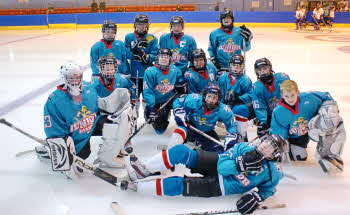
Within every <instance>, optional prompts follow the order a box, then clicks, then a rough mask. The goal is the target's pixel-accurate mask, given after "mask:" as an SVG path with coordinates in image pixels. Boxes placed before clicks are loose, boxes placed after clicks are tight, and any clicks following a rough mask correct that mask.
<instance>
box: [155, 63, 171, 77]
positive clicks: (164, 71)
mask: <svg viewBox="0 0 350 215" xmlns="http://www.w3.org/2000/svg"><path fill="white" fill-rule="evenodd" d="M154 66H155V67H156V68H158V69H159V70H160V71H162V73H163V75H167V74H168V72H169V69H170V66H169V67H168V69H167V70H163V69H161V68H159V67H158V66H157V65H156V64H154Z"/></svg>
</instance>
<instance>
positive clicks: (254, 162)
mask: <svg viewBox="0 0 350 215" xmlns="http://www.w3.org/2000/svg"><path fill="white" fill-rule="evenodd" d="M263 160H264V156H263V155H262V154H260V153H259V152H258V151H257V150H255V149H254V150H252V151H249V152H246V153H245V154H244V155H242V156H239V157H237V158H236V166H237V171H238V172H239V173H243V172H247V171H257V170H259V169H260V168H261V167H262V165H263Z"/></svg>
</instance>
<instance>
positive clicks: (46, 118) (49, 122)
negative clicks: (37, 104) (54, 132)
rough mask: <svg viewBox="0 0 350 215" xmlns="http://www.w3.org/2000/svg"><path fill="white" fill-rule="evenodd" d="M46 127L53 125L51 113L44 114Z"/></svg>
mask: <svg viewBox="0 0 350 215" xmlns="http://www.w3.org/2000/svg"><path fill="white" fill-rule="evenodd" d="M44 127H45V128H51V127H52V123H51V117H50V116H49V115H47V116H44Z"/></svg>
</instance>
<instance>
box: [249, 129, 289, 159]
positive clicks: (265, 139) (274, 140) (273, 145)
mask: <svg viewBox="0 0 350 215" xmlns="http://www.w3.org/2000/svg"><path fill="white" fill-rule="evenodd" d="M286 146H287V144H286V142H285V141H284V140H283V139H282V138H281V137H280V136H279V135H276V134H266V135H264V136H262V137H261V138H260V143H258V144H257V145H256V150H257V151H258V152H259V153H261V154H262V155H264V157H265V158H266V159H268V160H278V159H279V158H280V157H281V156H282V154H283V152H284V151H285V148H286Z"/></svg>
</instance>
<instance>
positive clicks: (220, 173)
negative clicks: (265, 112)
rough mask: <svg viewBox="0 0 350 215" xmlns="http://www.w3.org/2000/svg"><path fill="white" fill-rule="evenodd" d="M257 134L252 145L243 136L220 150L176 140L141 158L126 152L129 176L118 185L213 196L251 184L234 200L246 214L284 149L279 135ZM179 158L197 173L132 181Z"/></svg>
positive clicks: (270, 188) (269, 185) (268, 192)
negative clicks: (195, 174)
mask: <svg viewBox="0 0 350 215" xmlns="http://www.w3.org/2000/svg"><path fill="white" fill-rule="evenodd" d="M260 140H261V141H260V143H259V144H257V145H254V144H251V143H247V142H243V143H240V144H236V145H235V146H233V148H230V149H229V150H227V151H226V152H224V153H222V154H217V153H215V152H207V151H203V150H201V149H197V150H191V149H190V148H188V147H187V146H185V145H176V146H174V147H172V148H170V149H169V150H167V151H163V152H161V153H159V154H157V155H155V156H153V157H152V158H150V159H149V160H147V161H146V162H144V163H142V162H141V161H140V160H139V159H138V158H137V157H136V156H135V155H131V156H130V163H127V164H126V165H127V170H128V173H129V177H130V179H131V181H122V182H121V189H122V190H132V191H135V192H138V193H143V194H150V195H158V196H162V195H166V196H177V195H183V196H197V197H214V196H225V195H230V194H242V193H245V192H247V191H249V190H252V189H254V188H257V189H258V190H257V191H252V192H250V193H249V194H246V195H244V196H243V197H242V198H241V199H239V200H238V201H237V203H236V205H237V209H238V211H239V212H240V213H242V214H250V213H252V212H253V211H254V210H255V209H257V207H258V206H259V205H260V204H261V203H262V202H263V201H264V200H266V199H267V198H268V197H270V196H272V195H273V194H274V193H275V188H276V185H277V184H278V183H279V181H280V180H281V178H282V176H283V173H282V169H281V167H280V165H279V164H278V163H277V162H276V161H275V160H279V158H280V156H281V154H282V153H283V151H284V150H283V149H284V147H285V142H284V140H283V139H282V138H280V137H279V136H278V135H269V134H267V135H265V136H263V137H262V138H261V139H260ZM180 163H181V164H184V165H185V166H186V167H187V168H189V169H191V172H192V173H200V174H202V175H203V177H186V176H185V177H168V178H163V179H152V180H144V181H138V182H137V181H136V180H137V179H143V178H146V177H148V176H152V175H154V174H155V173H157V172H161V171H164V170H167V169H170V168H171V167H173V166H175V165H176V164H180Z"/></svg>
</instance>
